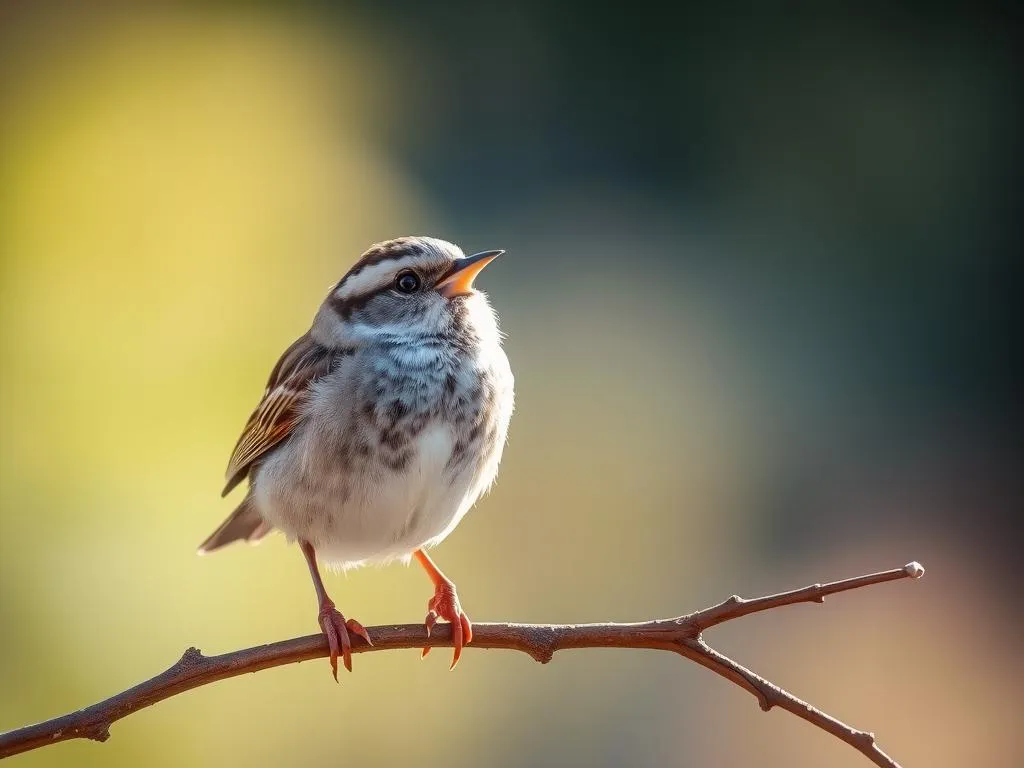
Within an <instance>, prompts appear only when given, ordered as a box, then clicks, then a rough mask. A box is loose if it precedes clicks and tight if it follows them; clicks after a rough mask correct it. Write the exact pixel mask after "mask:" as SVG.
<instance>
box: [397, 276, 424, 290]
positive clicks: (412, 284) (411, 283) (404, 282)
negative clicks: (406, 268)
mask: <svg viewBox="0 0 1024 768" xmlns="http://www.w3.org/2000/svg"><path fill="white" fill-rule="evenodd" d="M419 289H420V278H419V276H418V275H417V274H416V273H415V272H402V273H401V274H399V275H398V277H396V278H395V290H397V291H398V292H399V293H416V291H418V290H419Z"/></svg>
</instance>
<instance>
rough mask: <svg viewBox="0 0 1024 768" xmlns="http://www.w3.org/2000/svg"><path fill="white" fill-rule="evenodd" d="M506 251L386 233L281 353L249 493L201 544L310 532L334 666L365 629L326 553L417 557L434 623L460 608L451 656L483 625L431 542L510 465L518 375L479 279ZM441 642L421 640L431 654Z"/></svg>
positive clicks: (247, 473) (249, 437)
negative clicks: (504, 457)
mask: <svg viewBox="0 0 1024 768" xmlns="http://www.w3.org/2000/svg"><path fill="white" fill-rule="evenodd" d="M501 253H502V251H485V252H483V253H478V254H476V255H474V256H468V257H467V256H465V255H463V253H462V251H461V250H460V249H459V248H458V247H457V246H455V245H453V244H452V243H449V242H445V241H444V240H438V239H435V238H432V237H403V238H398V239H396V240H389V241H387V242H383V243H378V244H376V245H374V246H372V247H371V248H370V249H369V250H368V251H366V253H364V254H363V255H362V257H361V258H360V259H359V261H358V262H356V264H355V266H353V267H352V269H350V270H349V272H348V274H346V275H345V276H344V277H343V278H342V279H341V281H340V282H339V283H338V284H337V285H336V286H335V287H334V288H333V289H332V290H331V292H330V294H328V296H327V298H326V299H325V300H324V302H323V304H322V305H321V306H320V309H319V311H318V312H317V314H316V318H315V319H314V321H313V326H312V328H310V330H309V331H307V332H306V333H305V334H303V335H302V336H301V337H299V339H298V340H297V341H295V343H293V344H292V345H291V346H290V347H289V348H288V349H287V350H286V351H285V353H284V354H283V355H282V356H281V359H280V360H279V361H278V363H277V365H276V366H274V369H273V372H272V373H271V374H270V380H269V382H268V383H267V388H266V391H265V392H264V395H263V399H262V400H261V401H260V404H259V406H258V407H257V408H256V410H255V411H254V412H253V414H252V416H251V417H250V418H249V421H248V423H247V424H246V426H245V430H244V431H243V433H242V436H241V438H240V439H239V441H238V444H237V445H236V447H235V451H234V454H233V455H232V457H231V461H230V463H229V466H228V470H227V487H226V488H225V489H224V495H226V494H227V493H229V492H230V491H231V490H232V489H233V488H234V487H235V486H236V485H238V484H239V483H241V482H242V480H243V479H245V478H248V479H249V489H248V493H247V494H246V496H245V499H243V500H242V503H241V505H239V507H238V508H237V509H236V510H235V511H234V512H233V513H232V514H231V516H230V517H228V519H227V520H225V521H224V523H223V524H221V526H220V527H219V528H218V529H217V530H216V531H215V532H214V533H213V534H212V535H211V536H210V537H209V538H208V539H207V540H206V541H205V542H203V544H202V545H201V546H200V548H199V551H200V552H210V551H213V550H215V549H218V548H219V547H222V546H224V545H225V544H228V543H230V542H232V541H236V540H246V541H256V540H258V539H261V538H262V537H264V536H266V535H267V534H268V533H269V532H270V531H272V530H274V529H278V530H280V531H283V532H284V533H285V535H286V536H287V537H288V540H289V541H298V543H299V547H300V549H301V550H302V553H303V555H304V556H305V558H306V563H307V564H308V566H309V572H310V575H311V576H312V578H313V586H314V588H315V589H316V594H317V599H318V601H319V606H320V613H319V622H320V626H321V628H322V629H323V632H324V634H325V635H326V636H327V642H328V645H329V647H330V652H331V669H332V670H333V672H334V677H335V679H337V677H338V656H339V655H340V656H341V657H342V660H343V662H344V665H345V668H346V669H348V670H350V671H351V669H352V656H351V641H350V637H349V633H350V632H351V633H354V634H357V635H359V636H360V637H362V638H363V639H365V640H366V642H368V643H369V642H371V641H370V637H369V636H368V634H367V632H366V630H365V629H364V628H363V626H362V625H361V624H359V622H357V621H355V620H354V619H346V618H345V616H343V615H342V614H341V613H340V612H339V611H338V610H337V609H336V608H335V605H334V602H333V601H332V600H331V598H330V597H328V595H327V591H326V590H325V588H324V584H323V580H322V579H321V577H320V571H319V568H318V565H317V558H318V557H319V558H320V559H321V560H322V561H324V562H326V563H328V564H330V565H333V566H336V567H340V568H350V567H353V566H357V565H361V564H364V563H382V562H388V561H390V560H394V559H401V560H403V561H405V562H408V561H409V560H410V558H412V557H415V558H416V559H417V560H418V561H419V563H420V564H421V565H422V566H423V567H424V568H425V569H426V571H427V575H428V576H429V577H430V579H431V581H433V583H434V596H433V597H432V598H431V599H430V601H429V602H428V603H427V608H428V612H427V617H426V627H427V632H428V634H429V632H430V630H431V628H432V627H433V626H434V624H435V623H436V622H437V621H438V619H443V620H445V621H449V622H451V626H452V638H453V641H454V646H455V652H454V656H453V658H452V665H451V666H452V668H454V667H455V664H456V663H457V662H458V660H459V656H460V655H461V653H462V648H463V646H464V644H466V643H469V642H470V641H471V640H472V638H473V627H472V624H471V623H470V621H469V618H468V617H467V616H466V614H465V612H464V611H463V610H462V607H461V605H460V604H459V598H458V595H457V593H456V591H455V585H454V584H453V583H452V581H451V580H450V579H449V578H448V577H447V576H445V575H444V573H442V572H441V570H440V569H439V568H438V567H437V566H436V565H434V563H433V561H432V560H431V559H430V557H429V556H428V555H427V553H426V550H427V548H429V547H432V546H434V545H436V544H439V543H440V542H441V541H443V540H444V539H445V537H447V536H448V534H450V533H451V532H452V531H453V530H454V529H455V526H457V525H458V524H459V521H460V520H461V519H462V517H463V516H464V515H465V514H466V512H468V511H469V509H470V507H472V506H473V504H474V503H476V501H477V499H479V498H480V496H481V495H482V494H483V493H484V492H485V491H486V490H487V489H488V488H489V487H490V485H491V483H492V482H493V481H494V478H495V476H496V475H497V472H498V463H499V462H500V461H501V454H502V450H503V448H504V445H505V438H506V434H507V431H508V425H509V420H510V419H511V417H512V408H513V377H512V371H511V369H510V367H509V363H508V358H506V357H505V353H504V351H503V350H502V348H501V335H500V333H499V331H498V325H497V320H496V317H495V314H494V311H493V310H492V309H491V307H490V305H489V304H488V302H487V298H486V297H485V296H484V295H483V294H482V293H480V292H479V291H477V290H475V289H474V288H473V280H474V278H475V277H476V276H477V275H478V274H479V272H480V271H481V270H482V269H483V268H484V267H485V266H487V265H488V264H489V263H490V262H491V261H493V260H494V259H495V258H497V257H498V256H499V255H500V254H501ZM428 650H429V649H424V650H423V655H426V654H427V651H428Z"/></svg>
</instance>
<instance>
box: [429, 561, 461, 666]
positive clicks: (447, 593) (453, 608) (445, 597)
mask: <svg viewBox="0 0 1024 768" xmlns="http://www.w3.org/2000/svg"><path fill="white" fill-rule="evenodd" d="M438 619H444V620H445V621H447V622H449V623H450V624H451V626H452V645H453V646H454V647H455V654H454V655H453V656H452V666H451V669H455V665H456V664H458V663H459V657H460V656H462V648H463V646H466V645H469V643H470V642H472V640H473V625H472V624H471V623H470V621H469V617H468V616H467V615H466V612H465V611H463V610H462V606H461V605H459V596H458V594H457V593H456V592H455V585H454V584H452V583H451V582H450V581H443V582H441V583H440V584H438V585H437V587H436V589H435V591H434V596H433V597H432V598H430V601H429V602H428V603H427V619H426V622H425V623H426V625H427V637H430V631H431V630H432V629H433V628H434V625H435V624H436V623H437V620H438ZM428 653H430V648H424V649H423V654H422V655H423V656H424V657H426V655H427V654H428Z"/></svg>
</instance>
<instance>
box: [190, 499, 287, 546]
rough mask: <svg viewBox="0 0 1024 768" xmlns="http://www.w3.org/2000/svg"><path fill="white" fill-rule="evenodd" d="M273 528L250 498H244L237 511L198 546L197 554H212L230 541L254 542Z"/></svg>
mask: <svg viewBox="0 0 1024 768" xmlns="http://www.w3.org/2000/svg"><path fill="white" fill-rule="evenodd" d="M271 530H273V528H272V527H271V526H270V524H269V523H267V522H266V521H265V520H264V519H263V518H262V517H260V513H259V512H258V511H257V510H256V505H255V504H253V500H252V496H246V497H245V500H244V501H243V502H242V503H241V504H239V505H238V509H236V510H235V511H234V512H232V513H231V514H230V515H228V519H227V520H225V521H224V522H223V523H221V524H220V527H219V528H217V530H216V531H214V532H213V533H212V534H210V538H208V539H207V540H206V541H204V542H203V543H202V544H200V545H199V554H201V555H202V554H205V553H207V552H213V550H215V549H220V548H221V547H223V546H224V545H225V544H230V543H231V542H232V541H239V540H243V541H252V542H256V541H259V540H260V539H262V538H263V537H264V536H266V535H267V534H268V533H270V531H271Z"/></svg>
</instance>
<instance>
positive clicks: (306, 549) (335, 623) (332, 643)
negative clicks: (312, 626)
mask: <svg viewBox="0 0 1024 768" xmlns="http://www.w3.org/2000/svg"><path fill="white" fill-rule="evenodd" d="M299 548H300V549H301V550H302V554H303V555H305V557H306V564H307V565H309V575H310V576H312V577H313V587H314V589H316V598H317V601H318V602H319V604H320V615H319V617H318V619H319V621H320V628H321V629H322V630H323V631H324V634H325V635H326V636H327V645H328V647H329V648H330V649H331V671H332V672H333V673H334V680H335V681H337V680H338V654H339V653H340V654H341V658H342V662H343V663H344V664H345V669H347V670H348V671H349V672H351V671H352V642H351V640H349V636H348V633H349V632H352V633H353V634H355V635H359V636H360V637H361V638H363V640H365V641H366V642H367V644H368V645H373V643H372V642H370V636H369V635H368V634H366V630H365V629H363V625H362V624H360V623H359V622H358V621H356V620H355V619H346V618H345V617H344V616H343V615H342V614H341V612H340V611H339V610H338V609H337V608H335V607H334V601H333V600H331V598H330V597H328V596H327V590H326V589H324V581H323V579H321V578H320V569H319V568H318V567H317V564H316V550H315V549H313V545H312V544H310V543H309V542H308V541H299Z"/></svg>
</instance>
